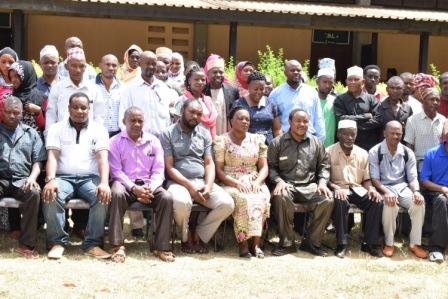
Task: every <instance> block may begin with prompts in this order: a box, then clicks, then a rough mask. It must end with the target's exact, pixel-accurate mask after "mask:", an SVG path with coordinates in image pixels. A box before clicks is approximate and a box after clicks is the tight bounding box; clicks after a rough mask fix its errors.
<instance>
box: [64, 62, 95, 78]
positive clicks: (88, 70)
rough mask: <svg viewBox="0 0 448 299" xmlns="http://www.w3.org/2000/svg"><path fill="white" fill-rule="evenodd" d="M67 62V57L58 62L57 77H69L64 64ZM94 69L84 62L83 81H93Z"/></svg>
mask: <svg viewBox="0 0 448 299" xmlns="http://www.w3.org/2000/svg"><path fill="white" fill-rule="evenodd" d="M66 63H67V59H65V60H64V61H63V62H61V63H59V64H58V77H59V79H67V78H69V77H70V75H69V73H68V70H67V69H66V68H65V64H66ZM95 78H96V71H95V69H94V68H93V67H92V66H91V65H90V64H88V63H87V64H86V70H85V71H84V75H83V79H82V80H83V81H90V82H91V83H95Z"/></svg>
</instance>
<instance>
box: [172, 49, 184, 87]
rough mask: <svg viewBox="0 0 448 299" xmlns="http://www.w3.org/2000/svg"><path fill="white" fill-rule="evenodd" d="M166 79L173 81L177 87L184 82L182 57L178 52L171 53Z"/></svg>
mask: <svg viewBox="0 0 448 299" xmlns="http://www.w3.org/2000/svg"><path fill="white" fill-rule="evenodd" d="M168 81H171V82H173V83H174V84H175V85H176V86H177V87H182V86H183V85H184V82H185V75H184V58H183V57H182V55H181V54H180V53H178V52H174V53H173V55H171V64H170V69H169V70H168Z"/></svg>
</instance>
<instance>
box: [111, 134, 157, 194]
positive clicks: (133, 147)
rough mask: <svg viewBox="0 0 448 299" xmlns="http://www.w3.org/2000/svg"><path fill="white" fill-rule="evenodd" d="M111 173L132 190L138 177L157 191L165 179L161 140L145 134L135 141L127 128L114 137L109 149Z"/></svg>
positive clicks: (113, 178)
mask: <svg viewBox="0 0 448 299" xmlns="http://www.w3.org/2000/svg"><path fill="white" fill-rule="evenodd" d="M109 165H110V176H111V178H112V180H114V181H118V182H120V183H121V184H122V185H123V186H125V188H126V189H127V190H128V191H130V190H131V188H132V187H133V186H134V185H135V183H134V182H135V180H136V179H141V180H143V181H144V182H145V184H146V185H148V186H149V187H151V190H152V191H154V190H156V189H157V188H158V187H160V186H162V183H163V180H164V179H165V176H164V172H165V163H164V158H163V149H162V145H161V144H160V141H159V139H157V137H155V136H154V135H152V134H149V133H143V135H142V136H141V138H140V139H139V140H138V141H137V142H134V141H133V140H132V139H131V138H129V136H128V134H127V132H126V131H123V132H121V133H120V134H118V135H116V136H114V137H112V139H111V140H110V150H109Z"/></svg>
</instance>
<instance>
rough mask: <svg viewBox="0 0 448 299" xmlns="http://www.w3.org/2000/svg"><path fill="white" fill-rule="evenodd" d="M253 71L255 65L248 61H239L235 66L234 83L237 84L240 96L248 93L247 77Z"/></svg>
mask: <svg viewBox="0 0 448 299" xmlns="http://www.w3.org/2000/svg"><path fill="white" fill-rule="evenodd" d="M254 71H255V66H254V64H253V63H252V62H250V61H241V62H240V63H238V64H237V65H236V68H235V83H236V84H237V86H238V90H239V92H240V97H245V96H247V95H248V94H249V91H248V88H249V86H248V84H247V78H248V77H249V75H250V74H252V73H253V72H254Z"/></svg>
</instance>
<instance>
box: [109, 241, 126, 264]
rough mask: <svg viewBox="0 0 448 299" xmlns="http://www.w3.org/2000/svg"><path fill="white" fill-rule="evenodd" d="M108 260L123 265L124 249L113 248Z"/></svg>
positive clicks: (119, 247)
mask: <svg viewBox="0 0 448 299" xmlns="http://www.w3.org/2000/svg"><path fill="white" fill-rule="evenodd" d="M110 259H111V260H112V262H114V263H124V261H125V260H126V249H125V248H124V246H120V245H118V246H113V247H112V255H111V257H110Z"/></svg>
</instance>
